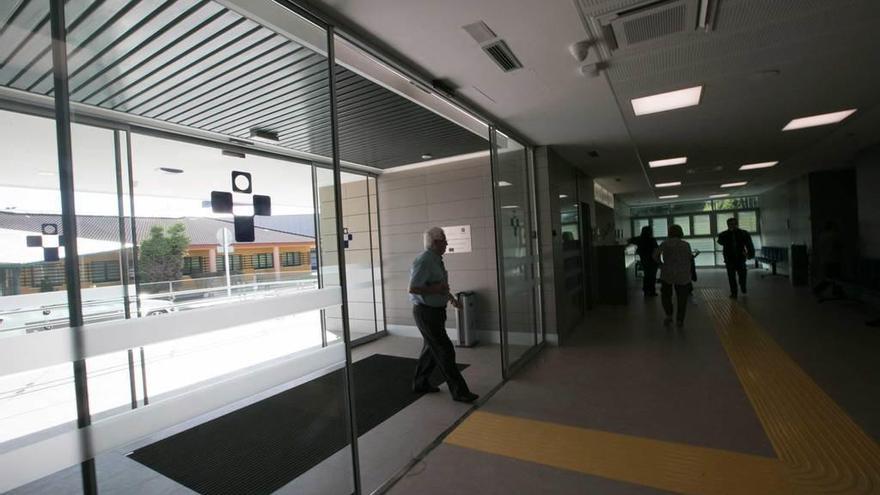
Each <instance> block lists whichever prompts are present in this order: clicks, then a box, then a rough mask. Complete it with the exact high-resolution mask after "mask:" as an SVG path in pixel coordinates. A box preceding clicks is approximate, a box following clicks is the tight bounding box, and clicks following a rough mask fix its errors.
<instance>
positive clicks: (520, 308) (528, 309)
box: [492, 131, 539, 373]
mask: <svg viewBox="0 0 880 495" xmlns="http://www.w3.org/2000/svg"><path fill="white" fill-rule="evenodd" d="M493 151H494V153H493V160H492V181H493V184H494V189H495V230H496V232H495V236H496V252H497V256H498V259H499V262H498V267H499V268H498V269H499V270H500V275H499V277H498V282H499V292H500V297H501V302H502V315H501V316H502V318H501V332H502V337H501V342H502V356H503V363H504V368H505V372H506V373H510V372H511V371H512V370H513V368H515V366H516V365H517V364H518V362H519V361H520V359H521V358H522V357H523V356H524V355H525V354H526V353H527V352H528V351H529V350H530V349H532V348H533V347H534V346H535V345H537V343H538V337H537V334H538V328H539V327H538V320H537V319H538V318H539V314H538V310H537V305H536V295H537V293H536V291H537V287H538V285H537V283H536V275H535V274H536V271H535V257H534V251H533V250H534V243H533V236H532V229H531V226H532V199H531V198H532V193H533V191H532V187H531V183H530V176H531V174H530V166H531V164H530V163H529V160H528V155H527V153H526V148H525V147H524V146H523V145H521V144H519V143H518V142H516V141H515V140H513V139H511V138H509V137H508V136H506V135H505V134H503V133H501V132H498V131H495V133H494V150H493ZM502 183H504V184H507V185H505V186H504V187H500V186H499V184H502Z"/></svg>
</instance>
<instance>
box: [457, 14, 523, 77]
mask: <svg viewBox="0 0 880 495" xmlns="http://www.w3.org/2000/svg"><path fill="white" fill-rule="evenodd" d="M462 29H464V30H465V31H466V32H467V33H468V34H469V35H470V36H471V38H473V39H474V41H476V42H477V43H479V45H480V48H482V49H483V51H484V52H486V55H489V58H491V59H492V60H493V61H494V62H495V63H496V64H498V67H500V68H501V70H502V71H504V72H510V71H512V70H516V69H521V68H522V63H520V61H519V59H517V58H516V55H514V54H513V51H512V50H511V49H510V47H509V46H507V43H506V42H505V41H504V40H502V39H500V38H498V35H496V34H495V32H494V31H492V29H490V28H489V26H488V25H487V24H486V23H485V22H483V21H478V22H475V23H473V24H468V25H467V26H462Z"/></svg>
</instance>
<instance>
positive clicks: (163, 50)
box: [0, 0, 488, 168]
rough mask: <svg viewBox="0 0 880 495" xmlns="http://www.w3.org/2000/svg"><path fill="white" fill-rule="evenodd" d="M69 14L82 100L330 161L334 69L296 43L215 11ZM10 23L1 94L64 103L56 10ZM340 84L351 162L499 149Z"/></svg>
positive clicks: (161, 5) (28, 5)
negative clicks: (57, 72)
mask: <svg viewBox="0 0 880 495" xmlns="http://www.w3.org/2000/svg"><path fill="white" fill-rule="evenodd" d="M13 3H14V2H13ZM4 5H5V6H7V7H8V4H7V3H5V2H4ZM66 13H67V19H68V30H69V34H68V37H69V40H70V49H69V54H68V70H69V74H70V75H69V81H70V92H71V99H72V101H75V102H79V103H84V104H88V105H93V106H97V107H101V108H105V109H110V110H116V111H120V112H124V113H128V114H133V115H138V116H142V117H148V118H151V119H156V120H161V121H165V122H170V123H175V124H180V125H184V126H189V127H193V128H196V129H200V130H206V131H212V132H218V133H222V134H225V135H228V136H230V137H234V138H239V139H249V138H250V130H251V129H263V130H268V131H272V132H276V133H278V135H279V138H280V144H281V145H282V146H285V147H287V148H289V149H291V150H295V151H300V152H306V153H313V154H318V155H322V156H329V154H330V152H331V132H330V131H331V129H330V102H329V86H328V80H327V62H326V58H325V57H324V56H322V55H320V54H318V53H315V52H313V51H311V50H309V49H308V48H305V47H304V46H301V45H300V44H298V43H297V42H296V41H295V40H291V39H288V38H286V37H283V36H281V35H279V34H277V33H275V32H273V31H271V30H269V29H267V28H265V27H263V26H260V25H258V24H256V23H254V22H252V21H250V20H248V19H245V18H242V17H241V16H240V15H239V14H237V13H235V12H232V11H230V10H227V9H226V8H224V7H222V6H221V5H219V4H218V3H215V2H213V1H209V0H173V1H171V0H169V1H155V0H154V1H146V2H142V1H137V0H128V1H125V0H108V1H106V2H103V3H98V2H68V10H67V12H66ZM0 16H2V17H4V18H6V19H9V20H10V22H11V26H12V27H14V29H7V30H5V31H4V32H2V33H0V84H2V85H5V86H9V87H13V88H16V89H20V90H24V91H28V92H32V93H38V94H43V95H52V92H53V88H52V67H51V53H50V51H49V45H48V39H49V33H48V2H44V1H36V0H28V1H23V2H21V4H20V5H18V6H17V7H15V8H4V9H2V10H0ZM22 33H30V35H29V36H22ZM336 77H337V82H338V84H337V89H338V103H339V105H338V114H339V128H340V157H341V159H342V160H346V161H350V162H354V163H360V164H363V165H368V166H372V167H376V168H388V167H394V166H398V165H404V164H409V163H415V162H418V161H421V160H422V158H421V157H422V155H423V154H430V155H432V156H433V157H434V158H444V157H449V156H455V155H461V154H466V153H472V152H475V151H481V150H485V149H487V148H488V143H487V142H486V141H485V140H484V139H482V138H480V137H479V136H476V135H475V134H473V133H471V132H469V131H467V130H465V129H463V128H461V127H459V126H458V125H456V124H454V123H452V122H450V121H448V120H446V119H445V118H443V117H440V116H439V115H437V114H435V113H434V112H432V111H430V110H427V109H426V108H424V107H422V106H420V105H417V104H415V103H413V102H412V101H410V100H408V99H405V98H403V97H401V96H400V95H398V94H396V93H393V92H391V91H389V90H387V89H385V88H383V87H381V86H379V85H377V84H375V83H373V82H371V81H369V80H367V79H365V78H363V77H361V76H359V75H358V74H356V73H354V72H351V71H349V70H348V69H346V68H343V67H337V68H336Z"/></svg>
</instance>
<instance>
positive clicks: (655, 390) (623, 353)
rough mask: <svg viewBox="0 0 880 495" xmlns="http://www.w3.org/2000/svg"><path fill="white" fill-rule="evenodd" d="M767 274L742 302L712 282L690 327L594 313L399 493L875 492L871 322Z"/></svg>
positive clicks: (755, 274) (861, 309) (654, 308)
mask: <svg viewBox="0 0 880 495" xmlns="http://www.w3.org/2000/svg"><path fill="white" fill-rule="evenodd" d="M765 273H766V272H765V271H760V270H750V273H749V277H750V282H751V287H750V291H749V294H748V296H746V297H741V298H740V299H739V300H738V301H731V300H729V299H728V298H727V292H726V290H725V286H726V280H725V277H724V273H723V271H721V270H703V271H701V272H700V280H699V282H698V283H697V284H696V287H695V297H694V300H693V301H692V303H691V304H692V307H691V308H690V312H689V316H688V320H687V322H686V325H685V327H684V329H683V330H677V329H674V328H671V329H666V328H664V327H663V324H662V318H663V315H662V310H661V308H660V301H659V300H658V299H656V298H654V299H647V300H643V299H642V298H641V297H640V294H639V293H638V292H635V291H633V292H631V294H630V296H631V297H630V304H629V306H625V307H624V306H619V307H602V308H599V309H597V310H595V311H593V312H592V313H591V315H590V316H589V318H588V319H587V322H586V324H585V325H584V327H583V328H581V329H579V331H578V332H577V334H576V337H575V339H576V342H574V343H572V345H570V346H568V347H561V348H553V349H548V350H546V351H545V352H544V353H543V354H542V355H541V356H539V357H538V358H537V359H536V360H535V361H534V362H533V363H532V364H530V366H529V367H528V368H527V369H525V370H523V372H522V373H521V374H519V375H517V376H516V377H515V378H514V379H513V380H511V381H509V382H508V383H507V384H505V386H504V387H503V388H502V389H501V390H500V391H499V392H498V393H496V394H495V395H494V396H493V397H491V398H490V399H489V400H488V401H487V402H486V403H484V404H483V405H482V406H481V407H480V408H479V409H478V410H477V411H475V412H474V413H473V414H471V415H470V416H469V417H468V418H467V419H466V420H465V421H464V422H463V423H462V424H461V425H460V426H459V427H458V428H457V429H456V430H454V431H453V432H452V433H451V434H450V435H449V436H448V437H447V438H446V439H445V441H444V443H443V444H442V445H440V446H439V447H437V448H436V449H435V450H434V451H432V452H431V454H430V455H428V456H427V458H426V459H425V460H424V462H422V463H420V464H418V465H416V466H415V467H414V468H413V469H412V470H410V472H409V473H407V475H406V476H405V477H404V478H403V479H402V480H401V481H400V482H399V483H398V484H397V485H396V486H395V488H394V489H393V490H392V491H391V492H392V493H603V494H624V493H626V494H646V493H694V494H696V493H704V494H722V493H754V494H760V493H766V494H771V493H877V492H878V490H880V448H878V445H877V442H876V439H877V438H878V436H880V414H878V412H880V411H878V407H880V405H878V403H877V400H876V397H878V396H880V390H878V379H877V378H878V372H880V370H878V366H877V360H876V356H875V355H874V353H875V351H876V349H877V348H878V344H880V335H878V334H877V332H876V329H873V328H871V327H867V326H865V325H864V321H865V320H866V319H868V318H870V317H873V316H876V315H874V314H873V313H872V312H871V310H870V309H869V308H868V307H866V306H863V305H861V304H858V303H855V302H847V301H833V302H825V303H821V304H819V303H817V302H816V301H815V299H813V298H812V296H811V295H810V293H809V291H808V290H807V289H805V288H793V287H791V286H790V285H789V282H788V280H787V279H785V278H782V277H766V278H761V275H762V274H765ZM632 285H634V284H632ZM632 285H631V287H632Z"/></svg>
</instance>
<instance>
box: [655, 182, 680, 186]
mask: <svg viewBox="0 0 880 495" xmlns="http://www.w3.org/2000/svg"><path fill="white" fill-rule="evenodd" d="M680 185H681V181H677V182H661V183H659V184H654V187H675V186H680Z"/></svg>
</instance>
